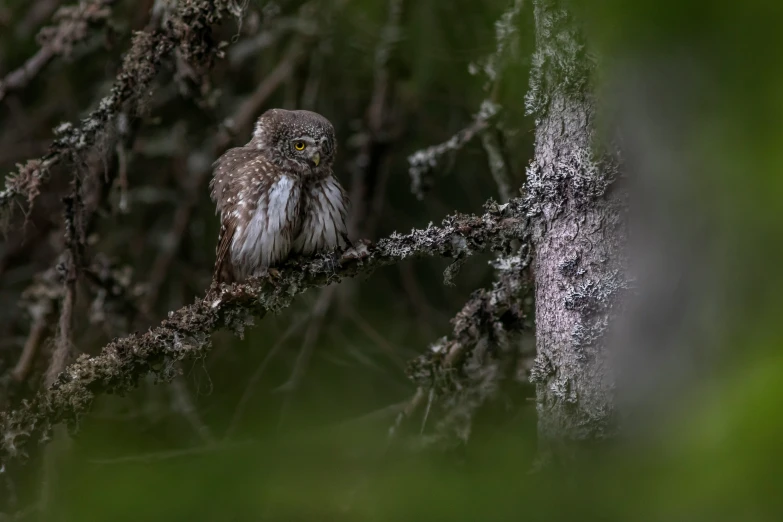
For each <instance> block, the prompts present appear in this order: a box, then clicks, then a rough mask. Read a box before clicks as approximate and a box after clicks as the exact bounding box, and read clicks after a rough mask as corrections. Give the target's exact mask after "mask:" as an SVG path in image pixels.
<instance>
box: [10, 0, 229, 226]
mask: <svg viewBox="0 0 783 522" xmlns="http://www.w3.org/2000/svg"><path fill="white" fill-rule="evenodd" d="M226 11H227V7H226V3H225V2H221V1H210V0H183V1H181V2H179V3H178V6H177V10H176V13H175V15H174V16H172V17H171V18H170V19H169V20H167V21H166V23H165V25H164V27H163V29H160V30H155V31H144V32H138V33H136V34H135V35H134V36H133V38H132V41H131V47H130V49H129V50H128V52H127V53H126V54H125V57H124V59H123V63H122V67H121V68H120V72H119V73H118V74H117V77H116V78H115V81H114V84H113V85H112V88H111V92H110V93H109V94H108V95H107V96H106V97H104V98H103V99H101V100H100V102H99V103H98V107H97V108H96V109H95V110H93V111H92V112H91V113H90V114H89V115H88V116H87V117H86V118H84V119H82V120H81V122H80V123H79V124H78V125H73V124H71V123H64V124H62V125H60V126H58V127H57V128H55V134H56V135H57V138H56V139H55V140H54V142H53V143H52V145H51V147H50V148H49V152H48V153H47V154H46V155H45V156H43V157H42V158H39V159H32V160H28V161H27V162H26V163H24V164H20V165H18V167H17V170H16V172H13V173H11V174H9V175H8V176H7V177H6V179H5V187H4V189H3V190H0V215H2V214H7V213H8V212H10V209H11V207H12V205H11V203H12V201H14V200H15V199H16V198H17V197H21V198H23V199H24V200H26V202H27V204H28V206H30V205H32V203H33V201H34V200H35V197H36V196H37V195H38V191H39V187H40V185H41V183H42V182H43V181H44V180H45V179H46V178H47V176H48V175H49V172H50V170H51V169H52V167H54V166H55V165H57V164H58V163H60V162H61V161H63V160H65V159H67V158H68V157H70V156H72V155H76V154H80V153H82V152H83V151H85V150H87V149H88V148H89V147H91V146H92V145H93V144H94V143H95V142H96V141H97V140H99V138H100V136H101V134H102V133H103V132H104V131H105V130H106V128H107V127H108V126H109V124H110V123H111V122H112V121H113V120H114V118H115V117H116V116H117V115H118V114H119V113H120V112H122V111H123V110H125V111H127V112H128V113H129V114H130V115H132V114H136V113H137V111H138V107H137V105H138V103H134V102H138V101H140V100H142V99H143V98H144V97H145V96H147V95H148V91H149V86H150V84H151V83H152V81H153V79H154V78H155V76H156V75H157V73H158V69H159V68H160V65H161V63H162V61H163V59H164V58H165V57H166V56H168V55H169V54H170V53H171V52H173V51H174V50H175V49H176V50H177V51H178V53H179V56H180V57H181V58H182V59H184V60H185V61H186V62H187V63H188V64H190V65H191V66H192V67H193V68H194V69H196V70H202V69H203V68H205V67H208V66H209V65H210V64H211V63H212V61H213V60H214V59H215V58H216V57H217V56H219V55H220V54H221V53H222V51H221V50H220V49H219V46H218V45H217V44H216V42H214V41H213V39H212V34H211V27H212V25H213V24H215V23H217V22H218V21H219V20H220V19H221V18H222V16H223V14H224V12H226ZM126 106H128V107H127V108H126Z"/></svg>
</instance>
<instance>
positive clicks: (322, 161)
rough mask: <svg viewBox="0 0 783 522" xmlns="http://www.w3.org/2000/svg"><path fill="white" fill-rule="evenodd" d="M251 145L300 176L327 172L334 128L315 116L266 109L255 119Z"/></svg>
mask: <svg viewBox="0 0 783 522" xmlns="http://www.w3.org/2000/svg"><path fill="white" fill-rule="evenodd" d="M253 144H254V145H255V146H256V147H258V148H259V149H261V150H264V151H265V152H266V153H267V154H268V155H269V156H270V159H271V160H272V161H274V162H275V163H277V164H278V165H280V166H288V167H290V168H294V169H297V170H298V171H301V172H307V171H306V170H304V169H309V170H315V171H320V170H328V169H329V168H330V167H331V165H332V162H333V161H334V154H335V151H336V149H337V140H336V139H335V135H334V126H332V124H331V123H330V122H329V120H327V119H326V118H324V117H323V116H321V115H320V114H318V113H315V112H311V111H287V110H285V109H270V110H268V111H266V112H265V113H264V114H262V115H261V117H260V118H258V121H257V122H256V126H255V130H254V131H253Z"/></svg>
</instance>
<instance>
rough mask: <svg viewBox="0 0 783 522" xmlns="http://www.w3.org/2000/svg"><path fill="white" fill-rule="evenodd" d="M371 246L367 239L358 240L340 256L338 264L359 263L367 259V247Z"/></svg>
mask: <svg viewBox="0 0 783 522" xmlns="http://www.w3.org/2000/svg"><path fill="white" fill-rule="evenodd" d="M371 244H372V243H371V242H370V241H369V240H367V239H360V240H359V241H357V242H356V243H354V244H353V245H351V246H350V247H348V249H347V250H345V251H344V252H343V253H342V255H341V256H340V264H343V263H347V262H349V261H360V260H362V259H365V258H367V257H369V256H370V248H369V246H370V245H371Z"/></svg>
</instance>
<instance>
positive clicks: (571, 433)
mask: <svg viewBox="0 0 783 522" xmlns="http://www.w3.org/2000/svg"><path fill="white" fill-rule="evenodd" d="M567 3H568V2H567V1H566V0H537V1H536V2H535V4H534V16H535V25H536V53H535V55H534V59H533V67H532V71H531V79H530V91H529V93H528V96H527V99H526V107H527V111H528V113H529V114H532V115H534V116H535V118H536V144H535V157H534V159H533V161H532V162H531V165H530V166H529V168H528V172H527V184H526V191H527V204H528V206H529V209H530V210H529V212H530V215H531V218H532V219H531V225H532V227H533V228H532V241H533V247H534V250H535V255H534V264H533V268H534V271H535V284H536V293H535V299H536V336H537V341H536V343H537V357H536V361H535V364H534V366H533V369H532V371H531V381H532V382H534V383H535V384H536V395H537V409H538V416H539V429H538V431H539V437H540V439H541V443H542V450H543V451H544V453H545V454H546V453H547V448H554V447H555V446H553V444H556V443H557V441H562V442H574V441H588V440H595V439H600V438H604V437H606V436H609V435H611V433H612V431H613V424H614V423H613V416H614V403H613V398H612V387H613V378H612V375H611V372H610V371H609V365H608V363H607V359H608V356H607V352H608V350H607V348H606V342H605V338H606V335H605V334H606V331H607V328H608V326H609V324H610V319H611V311H612V310H613V305H614V304H615V303H616V302H617V300H618V299H619V293H620V291H622V290H623V289H624V288H625V286H626V284H625V278H624V271H623V270H622V264H621V262H620V257H621V256H620V255H619V253H620V252H621V251H622V248H621V247H622V245H623V243H624V241H625V239H624V236H625V232H624V230H623V227H622V225H621V223H622V219H621V214H622V208H623V206H622V204H621V198H620V196H619V193H618V192H617V191H616V190H615V189H614V186H613V181H614V180H615V179H616V177H617V170H618V167H617V161H616V160H615V156H616V155H615V154H613V153H612V152H611V150H610V149H611V147H609V146H608V145H607V144H606V143H605V142H603V140H601V139H600V136H599V135H598V133H597V131H596V101H595V98H594V96H593V92H592V88H593V85H592V82H591V78H592V76H593V70H594V63H593V62H592V60H591V58H590V56H589V55H588V53H587V52H586V48H585V44H584V39H583V35H582V33H581V31H580V28H579V25H578V24H577V22H576V18H575V17H574V14H573V13H572V12H569V11H568V10H567V9H566V8H567Z"/></svg>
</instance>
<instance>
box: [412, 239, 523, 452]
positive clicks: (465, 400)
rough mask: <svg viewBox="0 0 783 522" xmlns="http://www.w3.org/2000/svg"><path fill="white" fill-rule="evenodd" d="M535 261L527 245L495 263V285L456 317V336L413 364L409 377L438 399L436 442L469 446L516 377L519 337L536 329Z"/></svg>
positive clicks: (476, 295) (479, 293) (473, 298)
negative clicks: (480, 416)
mask: <svg viewBox="0 0 783 522" xmlns="http://www.w3.org/2000/svg"><path fill="white" fill-rule="evenodd" d="M525 239H527V238H525ZM529 263H530V248H529V246H528V245H527V243H525V244H523V246H522V248H521V249H519V250H518V251H517V252H515V253H514V254H511V255H503V256H500V258H499V259H496V260H495V261H493V262H492V266H493V268H494V269H495V276H496V280H495V282H494V283H493V284H492V287H491V288H489V289H481V290H477V291H476V292H474V293H473V295H472V296H471V298H470V299H469V300H468V302H467V303H465V305H464V306H463V307H462V309H461V310H460V311H459V313H457V315H456V316H455V317H454V318H453V319H452V321H451V323H452V326H453V330H452V332H451V334H450V335H448V336H447V337H443V338H441V339H439V340H438V341H437V342H435V343H433V344H432V345H431V346H430V348H429V350H428V351H427V352H426V353H424V354H422V355H421V356H419V357H418V358H416V359H415V360H413V361H411V363H410V364H409V367H408V372H407V373H408V376H409V377H410V378H411V379H412V380H413V381H414V382H415V383H416V384H417V385H418V389H419V390H427V391H431V392H432V393H433V394H434V397H435V398H437V400H438V408H439V411H440V414H439V416H438V417H439V420H438V422H437V424H436V425H435V427H434V429H432V430H430V431H429V433H431V434H432V436H431V437H428V439H429V440H430V441H432V440H444V439H446V440H448V439H449V438H454V437H456V439H457V440H459V441H461V442H467V440H468V438H469V435H470V430H471V425H472V420H473V414H474V412H475V411H476V410H477V409H478V408H479V407H480V406H481V405H482V404H484V403H485V402H486V401H488V400H491V399H493V398H495V397H497V393H498V390H499V389H500V387H501V385H502V383H503V382H504V381H506V380H508V379H510V378H515V377H516V371H515V370H516V366H517V365H516V364H514V363H517V362H518V360H519V358H520V356H521V355H523V354H522V343H520V340H519V338H518V334H519V333H521V332H522V331H524V330H528V331H530V330H532V317H531V316H530V312H531V308H532V307H531V306H530V305H529V303H527V302H526V301H525V300H526V298H528V297H529V294H530V290H532V288H531V285H530V284H529V282H528V281H527V280H526V274H527V270H526V269H527V267H528V266H529ZM524 355H526V356H531V355H532V354H524Z"/></svg>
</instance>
